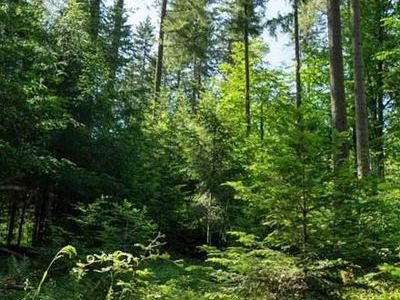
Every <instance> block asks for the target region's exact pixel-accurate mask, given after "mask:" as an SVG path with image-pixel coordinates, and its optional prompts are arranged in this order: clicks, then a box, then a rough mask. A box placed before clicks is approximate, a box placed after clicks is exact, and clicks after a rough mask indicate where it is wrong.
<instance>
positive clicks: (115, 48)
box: [110, 0, 124, 81]
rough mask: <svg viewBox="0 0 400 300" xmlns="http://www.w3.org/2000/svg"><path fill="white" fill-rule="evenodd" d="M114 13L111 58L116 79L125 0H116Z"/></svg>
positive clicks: (113, 77)
mask: <svg viewBox="0 0 400 300" xmlns="http://www.w3.org/2000/svg"><path fill="white" fill-rule="evenodd" d="M113 10H114V13H113V22H114V25H113V31H112V37H111V38H112V41H111V51H112V53H111V59H110V72H111V76H112V79H113V80H114V81H115V80H116V75H117V70H118V65H119V49H120V48H121V35H122V25H123V13H124V0H116V1H115V4H114V9H113Z"/></svg>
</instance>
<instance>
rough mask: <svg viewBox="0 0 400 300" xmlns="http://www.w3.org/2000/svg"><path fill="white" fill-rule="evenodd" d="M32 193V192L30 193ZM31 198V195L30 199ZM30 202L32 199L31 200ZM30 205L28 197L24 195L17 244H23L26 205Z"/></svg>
mask: <svg viewBox="0 0 400 300" xmlns="http://www.w3.org/2000/svg"><path fill="white" fill-rule="evenodd" d="M29 195H31V192H30V193H29ZM30 199H31V196H29V200H30ZM29 202H30V201H29ZM27 206H28V199H26V197H24V203H23V205H22V210H21V218H20V220H19V228H18V239H17V245H18V246H20V245H21V240H22V233H23V229H24V223H25V212H26V207H27Z"/></svg>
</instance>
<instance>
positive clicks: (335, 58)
mask: <svg viewBox="0 0 400 300" xmlns="http://www.w3.org/2000/svg"><path fill="white" fill-rule="evenodd" d="M327 3H328V37H329V65H330V86H331V109H332V139H333V143H334V144H335V145H337V146H338V147H337V149H336V150H335V152H334V155H333V161H334V170H335V172H337V171H338V169H340V167H341V166H342V165H343V164H344V162H345V161H346V159H347V157H348V145H347V143H346V142H345V141H343V139H342V138H340V139H339V134H341V133H343V132H346V131H347V112H346V99H345V88H344V68H343V53H342V31H341V27H342V26H341V14H340V0H328V2H327Z"/></svg>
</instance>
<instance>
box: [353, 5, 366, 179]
mask: <svg viewBox="0 0 400 300" xmlns="http://www.w3.org/2000/svg"><path fill="white" fill-rule="evenodd" d="M360 5H361V4H360V0H351V17H352V45H353V72H354V98H355V119H356V140H357V174H358V178H360V179H364V178H365V177H366V176H367V175H368V173H369V170H370V167H369V135H368V110H367V101H366V96H365V87H364V74H363V72H364V66H363V56H362V37H361V6H360Z"/></svg>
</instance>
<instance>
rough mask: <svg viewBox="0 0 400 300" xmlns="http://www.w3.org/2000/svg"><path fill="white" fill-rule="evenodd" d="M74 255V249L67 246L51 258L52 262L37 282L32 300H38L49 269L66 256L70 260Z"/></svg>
mask: <svg viewBox="0 0 400 300" xmlns="http://www.w3.org/2000/svg"><path fill="white" fill-rule="evenodd" d="M76 254H77V253H76V249H75V248H74V247H72V246H69V245H68V246H65V247H64V248H62V249H61V250H60V251H58V252H57V254H56V256H55V257H54V258H53V260H52V261H51V262H50V264H49V265H48V267H47V269H46V271H45V272H44V273H43V276H42V279H41V280H40V282H39V285H38V287H37V289H36V291H35V294H34V295H33V297H32V300H36V299H38V297H39V294H40V290H41V288H42V285H43V283H44V281H45V280H46V278H47V275H48V274H49V271H50V269H51V267H52V266H53V265H54V263H55V262H56V261H58V260H60V259H61V258H63V257H66V256H68V257H69V258H70V259H71V258H72V256H74V255H76Z"/></svg>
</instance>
